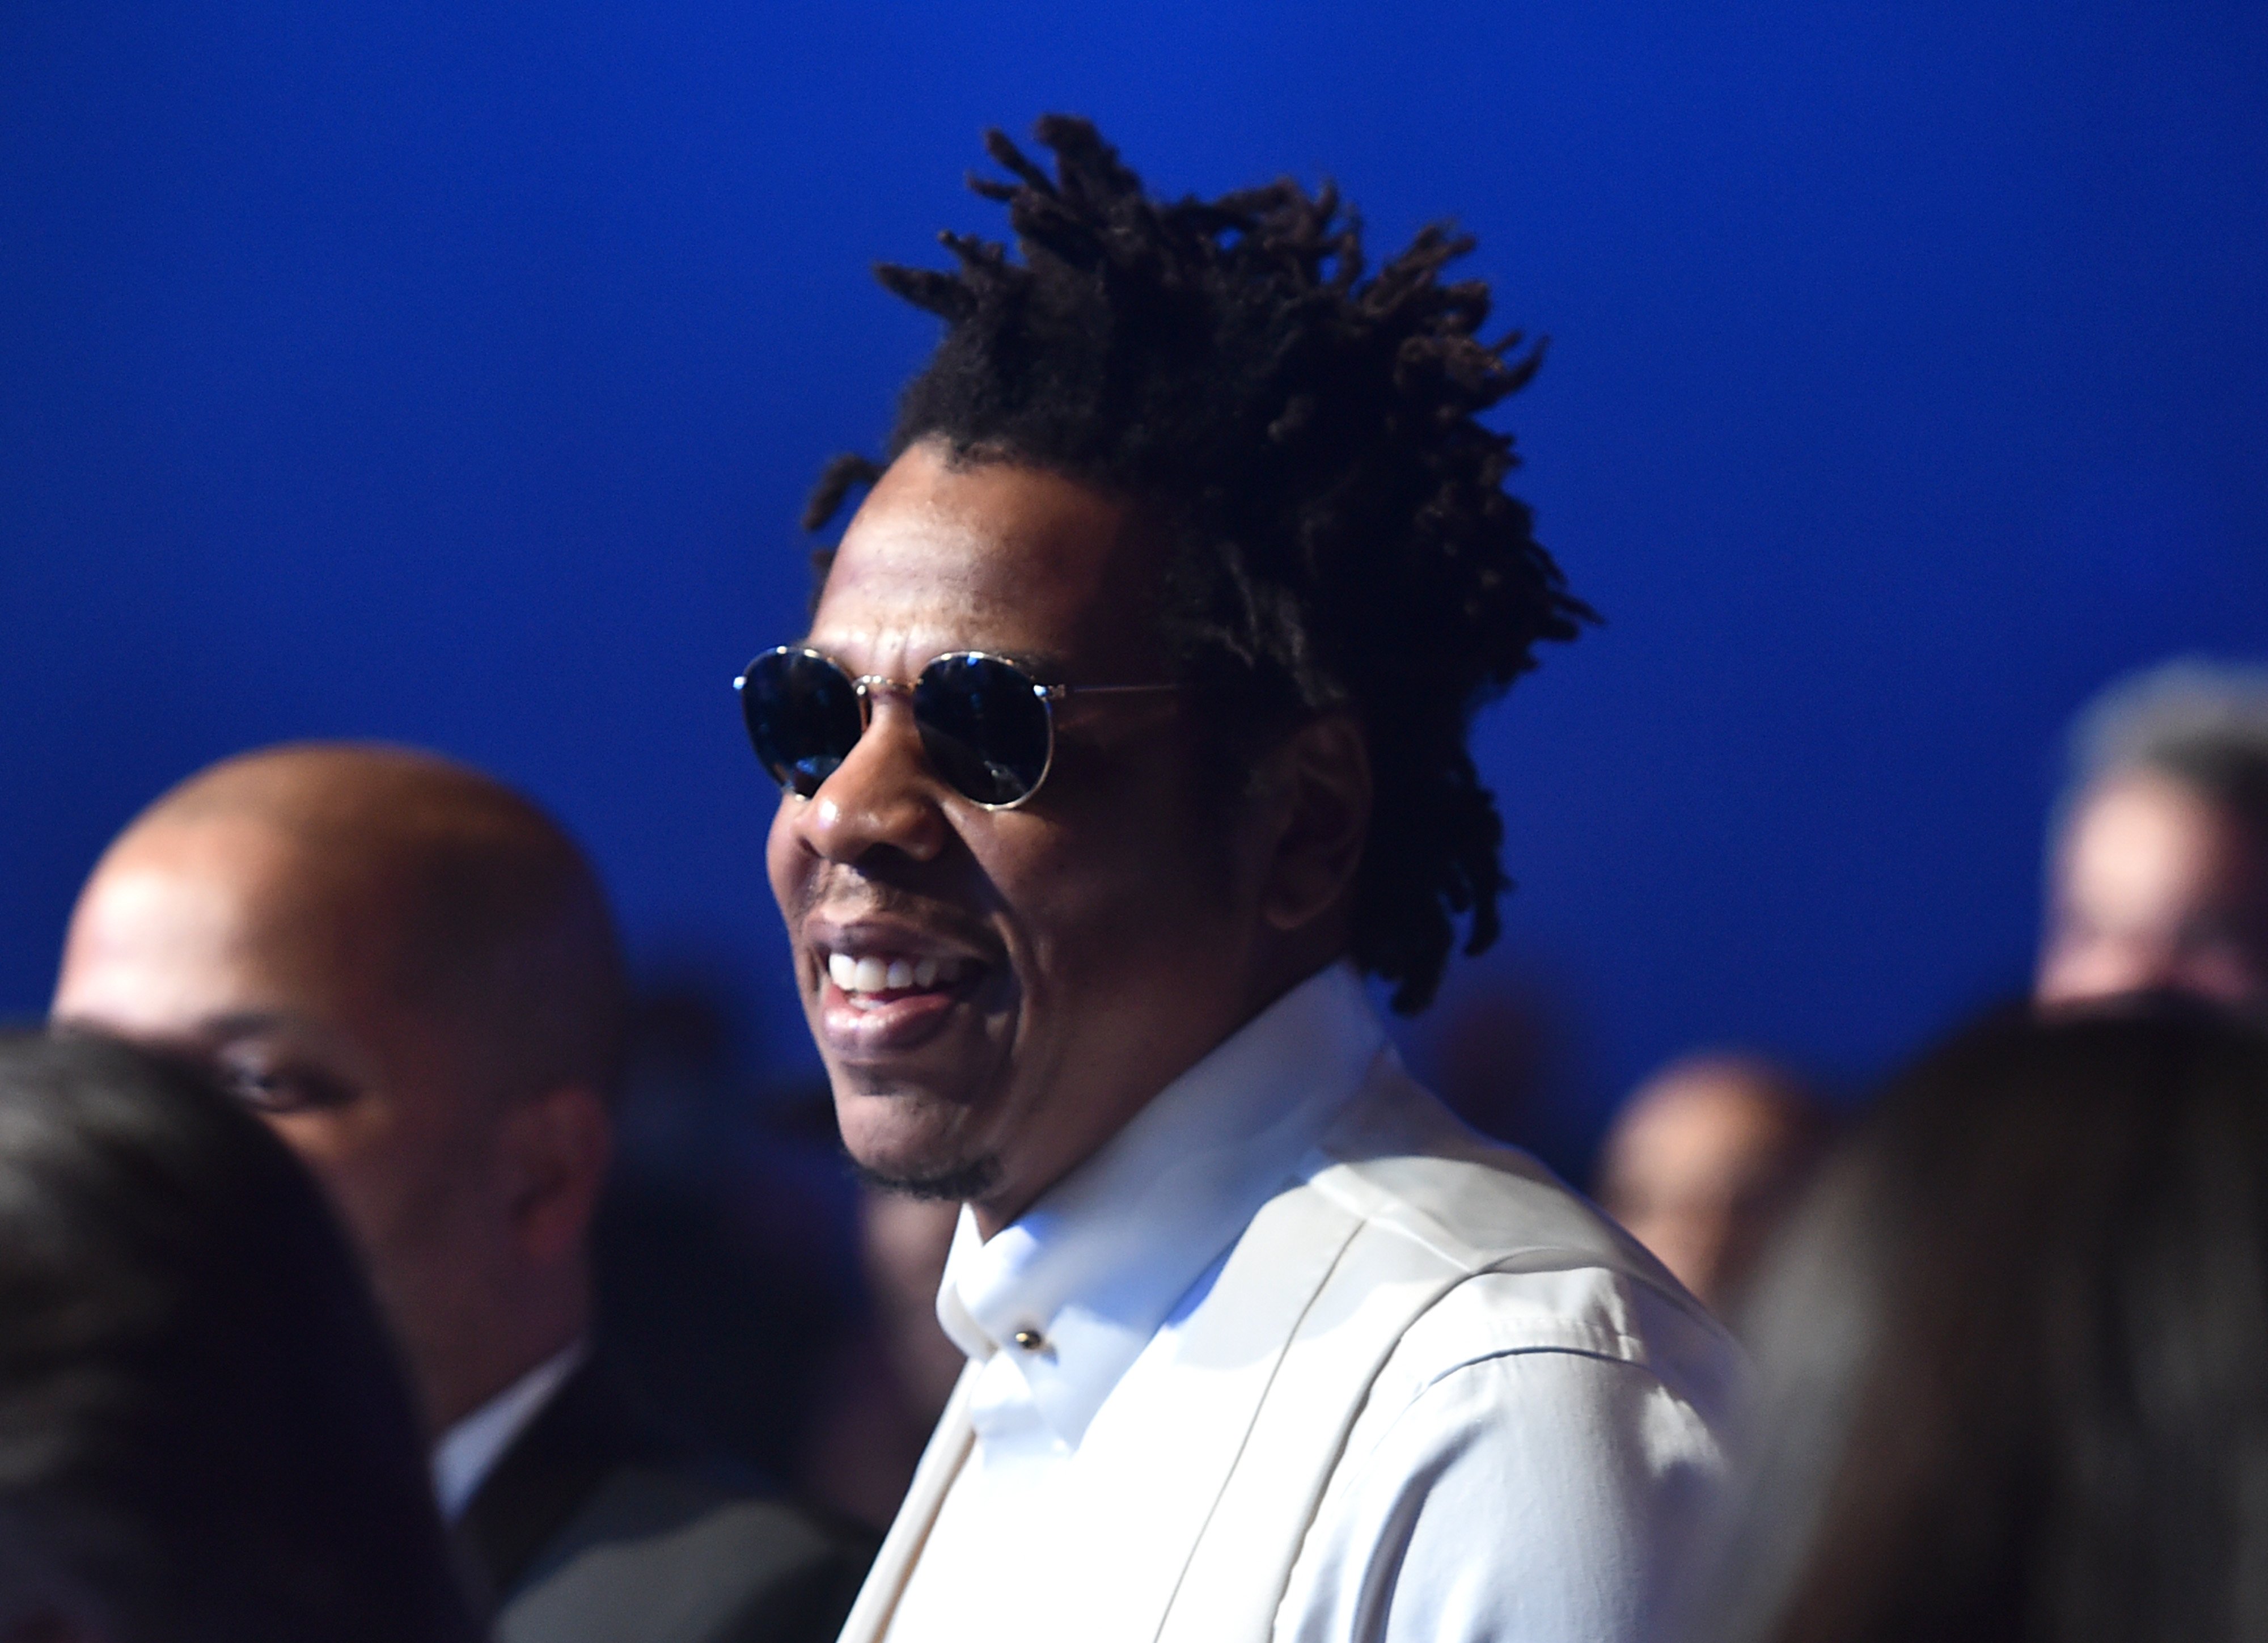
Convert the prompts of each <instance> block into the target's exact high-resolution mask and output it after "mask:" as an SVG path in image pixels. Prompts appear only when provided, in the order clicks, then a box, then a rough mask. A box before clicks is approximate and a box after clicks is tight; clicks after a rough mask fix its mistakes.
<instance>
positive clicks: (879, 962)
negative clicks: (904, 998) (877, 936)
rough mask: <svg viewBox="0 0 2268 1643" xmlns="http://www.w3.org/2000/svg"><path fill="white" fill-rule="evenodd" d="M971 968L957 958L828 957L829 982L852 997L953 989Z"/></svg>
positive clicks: (838, 955)
mask: <svg viewBox="0 0 2268 1643" xmlns="http://www.w3.org/2000/svg"><path fill="white" fill-rule="evenodd" d="M967 968H968V963H967V961H965V960H962V959H957V958H920V959H911V958H894V959H883V958H874V957H871V956H870V957H866V958H853V957H851V954H848V953H830V954H828V955H827V978H828V980H829V981H831V982H833V983H834V984H836V986H837V987H840V988H841V989H842V990H843V991H845V992H848V993H876V992H903V991H907V990H908V989H909V988H915V987H918V988H922V989H924V990H926V989H929V988H932V987H939V986H944V987H950V986H952V985H954V984H955V983H957V982H958V981H960V979H961V975H962V973H963V972H964V971H965V970H966V969H967Z"/></svg>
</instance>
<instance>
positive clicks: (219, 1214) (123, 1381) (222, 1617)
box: [0, 1034, 476, 1643]
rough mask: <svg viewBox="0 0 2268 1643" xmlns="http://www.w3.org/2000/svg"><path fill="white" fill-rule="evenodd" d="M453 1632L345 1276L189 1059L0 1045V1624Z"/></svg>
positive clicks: (360, 1637)
mask: <svg viewBox="0 0 2268 1643" xmlns="http://www.w3.org/2000/svg"><path fill="white" fill-rule="evenodd" d="M43 1625H44V1626H47V1627H51V1628H53V1632H54V1634H55V1635H62V1636H70V1635H74V1634H77V1633H84V1634H88V1635H96V1636H100V1637H102V1638H105V1639H111V1640H112V1643H271V1640H272V1643H284V1640H285V1639H290V1640H291V1643H311V1640H313V1639H323V1640H324V1643H365V1640H367V1643H381V1639H382V1640H383V1643H468V1640H469V1639H472V1638H474V1637H475V1635H476V1632H475V1627H474V1626H473V1625H472V1624H471V1622H470V1620H469V1618H468V1616H467V1613H466V1610H465V1608H464V1606H463V1603H462V1601H461V1600H460V1597H459V1595H458V1591H457V1588H456V1585H455V1580H454V1575H453V1570H452V1566H451V1564H450V1558H449V1553H448V1551H447V1549H446V1541H445V1539H444V1537H443V1534H442V1530H441V1527H440V1523H439V1521H438V1515H437V1514H436V1511H435V1507H434V1503H433V1496H432V1490H431V1481H430V1479H429V1477H427V1475H426V1471H425V1467H424V1463H423V1456H422V1454H421V1451H420V1448H419V1443H418V1439H417V1436H416V1425H415V1422H414V1421H413V1418H412V1415H411V1409H410V1404H409V1394H408V1392H407V1391H406V1390H405V1389H404V1386H403V1382H402V1381H401V1376H400V1374H398V1373H397V1370H396V1367H395V1364H394V1358H393V1354H392V1351H391V1348H390V1347H389V1345H388V1344H387V1339H386V1337H385V1336H384V1334H383V1332H382V1330H381V1326H380V1325H379V1322H378V1315H377V1312H376V1308H375V1303H374V1302H373V1301H372V1298H371V1295H370V1293H369V1290H368V1286H367V1285H366V1284H365V1280H364V1278H363V1276H362V1273H361V1271H360V1269H359V1267H358V1266H357V1264H355V1262H354V1261H353V1259H352V1258H351V1256H350V1254H349V1251H348V1249H347V1246H346V1243H345V1241H344V1240H343V1238H342V1235H341V1234H340V1233H339V1232H338V1230H337V1229H336V1227H335V1225H334V1223H333V1221H332V1219H331V1217H330V1214H329V1212H328V1210H327V1209H326V1207H325V1206H324V1205H323V1203H322V1201H321V1199H320V1197H319V1196H318V1194H317V1190H316V1189H315V1187H314V1186H313V1183H311V1182H310V1181H309V1180H308V1178H307V1177H306V1175H305V1174H304V1173H303V1171H302V1170H301V1169H300V1168H299V1166H298V1163H297V1162H296V1161H295V1160H293V1159H292V1157H291V1154H290V1153H288V1152H286V1151H285V1150H284V1146H283V1145H282V1144H281V1143H280V1142H278V1141H277V1140H276V1138H274V1137H273V1136H271V1135H269V1133H268V1131H266V1129H264V1128H263V1127H262V1126H261V1124H260V1123H259V1122H258V1121H257V1120H255V1119H254V1118H253V1117H251V1116H248V1115H247V1114H246V1113H244V1112H242V1111H240V1110H239V1109H238V1108H237V1107H236V1106H235V1105H234V1104H233V1103H232V1102H231V1101H229V1100H228V1099H227V1098H226V1097H225V1095H223V1094H220V1093H219V1092H217V1090H215V1089H213V1088H211V1087H209V1086H208V1085H207V1084H206V1083H205V1082H204V1081H203V1079H200V1078H199V1077H198V1076H196V1075H195V1073H193V1072H189V1071H188V1070H187V1069H185V1068H182V1067H179V1066H175V1065H171V1064H169V1063H166V1062H164V1061H160V1060H158V1059H155V1058H152V1057H149V1056H146V1055H144V1054H142V1053H140V1052H138V1051H136V1050H130V1049H129V1048H127V1047H125V1046H123V1045H121V1044H116V1043H108V1042H106V1041H103V1040H100V1039H96V1038H92V1037H89V1036H84V1035H72V1036H63V1037H44V1036H35V1035H23V1034H7V1035H0V1635H24V1636H40V1635H43V1632H42V1631H41V1627H42V1626H43Z"/></svg>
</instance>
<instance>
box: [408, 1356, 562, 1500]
mask: <svg viewBox="0 0 2268 1643" xmlns="http://www.w3.org/2000/svg"><path fill="white" fill-rule="evenodd" d="M590 1352H591V1344H590V1342H589V1341H588V1340H587V1339H578V1340H577V1341H576V1342H574V1344H573V1345H570V1346H569V1347H568V1348H567V1349H566V1350H565V1351H564V1352H559V1353H556V1355H554V1356H552V1357H549V1358H547V1359H544V1360H543V1361H542V1362H541V1363H540V1364H538V1365H536V1366H535V1367H534V1368H533V1369H531V1370H529V1371H528V1372H527V1374H524V1375H522V1376H520V1377H519V1380H517V1381H513V1382H512V1384H511V1385H510V1386H508V1387H506V1388H504V1390H503V1391H501V1392H499V1393H497V1395H496V1396H494V1397H492V1398H490V1400H489V1401H488V1402H487V1403H485V1404H482V1405H481V1406H480V1407H479V1408H478V1409H476V1410H475V1411H473V1412H472V1413H471V1414H469V1415H468V1416H466V1417H465V1418H463V1419H462V1420H460V1421H459V1422H458V1423H457V1424H456V1425H455V1426H452V1427H450V1428H449V1430H448V1431H446V1432H445V1433H442V1434H441V1441H440V1442H438V1443H437V1444H435V1445H434V1446H433V1462H432V1464H433V1493H434V1494H435V1495H436V1496H437V1497H438V1499H439V1500H440V1502H441V1517H442V1520H443V1521H445V1522H450V1523H453V1522H455V1521H457V1520H458V1519H459V1518H460V1517H461V1516H463V1515H464V1511H465V1508H466V1507H468V1506H470V1505H471V1504H472V1502H473V1497H474V1495H475V1494H477V1493H478V1492H480V1487H481V1485H482V1483H483V1482H485V1481H486V1480H487V1478H488V1475H489V1473H490V1472H491V1471H493V1470H495V1469H496V1463H497V1461H499V1460H501V1459H502V1458H503V1456H504V1451H505V1450H506V1449H508V1448H512V1440H514V1439H515V1438H517V1437H519V1434H520V1433H522V1432H525V1431H526V1430H527V1424H528V1422H530V1421H532V1420H534V1418H536V1416H538V1415H540V1414H541V1413H542V1412H543V1406H544V1405H545V1404H549V1402H550V1401H551V1397H552V1394H554V1393H555V1392H556V1391H558V1389H560V1387H561V1385H562V1384H563V1383H564V1382H565V1381H566V1379H567V1377H568V1376H569V1375H571V1374H574V1373H575V1371H576V1370H577V1369H578V1368H579V1367H581V1365H582V1362H583V1359H585V1358H587V1357H588V1356H590Z"/></svg>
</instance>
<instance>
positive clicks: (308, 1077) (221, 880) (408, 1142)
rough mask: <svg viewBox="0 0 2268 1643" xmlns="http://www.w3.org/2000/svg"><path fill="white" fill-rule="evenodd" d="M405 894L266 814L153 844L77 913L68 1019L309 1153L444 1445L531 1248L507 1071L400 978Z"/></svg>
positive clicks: (487, 1372) (485, 1374) (492, 1373)
mask: <svg viewBox="0 0 2268 1643" xmlns="http://www.w3.org/2000/svg"><path fill="white" fill-rule="evenodd" d="M407 899H408V898H407V897H406V895H404V894H402V893H401V887H400V886H389V885H387V883H385V882H383V881H382V880H381V879H379V878H375V877H372V876H367V875H353V874H346V873H339V872H336V871H335V870H333V869H332V867H331V866H329V865H328V864H327V863H326V862H325V861H323V860H322V859H320V858H318V857H317V856H316V855H314V854H313V853H312V852H309V851H306V850H305V849H303V848H302V847H301V846H300V845H299V844H297V843H296V842H295V841H294V840H293V839H292V838H291V836H290V835H289V834H288V833H287V832H285V831H284V830H282V829H276V828H272V827H269V826H268V825H265V824H264V823H262V822H261V821H258V820H256V819H252V818H242V817H230V818H225V819H219V820H215V821H209V822H197V823H186V824H180V825H171V824H161V825H158V826H154V827H151V828H147V829H138V830H136V832H135V833H132V834H129V836H127V837H126V838H125V839H123V840H122V841H121V843H120V844H118V845H116V846H114V847H113V849H112V851H111V853H110V854H109V855H108V856H107V857H106V858H105V859H104V861H103V863H102V865H101V866H100V867H99V868H98V869H97V871H96V873H95V876H94V877H93V879H92V880H90V881H89V883H88V885H87V888H86V890H85V893H84V895H82V896H81V898H80V902H79V905H78V908H77V912H76V913H75V915H74V917H73V918H72V922H71V928H70V938H69V940H68V942H67V944H66V947H65V953H64V959H63V971H62V976H61V978H60V980H59V981H58V983H57V986H56V991H55V1006H54V1013H55V1019H56V1020H58V1021H59V1022H62V1023H63V1024H66V1025H76V1026H82V1027H87V1028H96V1029H99V1030H102V1031H105V1032H109V1033H113V1034H115V1035H119V1036H122V1037H125V1038H130V1039H134V1040H136V1041H139V1042H141V1043H146V1044H150V1045H152V1046H155V1047H158V1048H161V1049H165V1050H171V1051H174V1052H177V1053H182V1054H186V1055H188V1056H190V1057H193V1058H195V1059H196V1060H198V1061H200V1062H202V1063H203V1064H204V1065H208V1066H210V1068H211V1069H212V1070H213V1071H214V1072H215V1073H216V1074H217V1076H218V1078H219V1079H221V1080H222V1081H223V1082H224V1083H225V1085H226V1086H227V1087H229V1088H230V1089H231V1090H232V1091H233V1092H234V1093H235V1094H238V1095H239V1097H240V1098H241V1099H242V1100H243V1101H245V1102H246V1104H247V1106H249V1107H251V1108H252V1109H254V1111H256V1112H258V1113H259V1114H260V1115H261V1116H262V1117H263V1118H264V1119H266V1120H267V1122H268V1123H269V1125H270V1126H271V1127H272V1128H274V1129H275V1130H276V1132H277V1133H278V1134H279V1135H280V1136H281V1137H282V1138H284V1141H285V1142H286V1143H288V1144H289V1145H290V1146H291V1148H292V1150H293V1151H294V1152H296V1153H298V1154H299V1156H300V1158H301V1159H302V1160H304V1161H305V1162H306V1164H307V1165H308V1166H309V1167H310V1168H312V1169H313V1172H314V1173H315V1175H317V1176H318V1177H319V1178H320V1181H321V1182H322V1184H323V1186H324V1187H325V1189H326V1190H328V1193H329V1195H330V1197H331V1198H332V1200H333V1202H334V1203H335V1205H336V1206H337V1208H338V1210H339V1212H340V1213H341V1216H342V1219H344V1221H345V1222H346V1223H347V1226H348V1228H349V1230H350V1232H351V1233H352V1234H353V1235H354V1238H355V1241H356V1242H357V1244H358V1245H359V1246H360V1247H361V1250H362V1253H363V1256H364V1257H365V1260H366V1261H367V1262H368V1263H369V1265H370V1270H371V1275H372V1279H373V1282H374V1284H375V1286H376V1288H377V1290H378V1293H379V1300H381V1302H382V1303H383V1304H384V1306H385V1308H386V1311H387V1315H388V1316H389V1319H390V1320H391V1322H392V1323H393V1324H394V1329H395V1330H396V1332H397V1334H398V1335H399V1337H401V1344H402V1345H403V1347H404V1349H405V1350H406V1351H407V1352H408V1354H409V1359H410V1363H411V1367H412V1368H413V1369H414V1370H415V1371H416V1380H417V1381H418V1383H419V1389H420V1390H421V1392H422V1393H423V1396H424V1401H425V1403H426V1404H427V1409H426V1415H427V1418H428V1420H429V1422H430V1423H431V1425H432V1426H434V1427H435V1428H436V1429H437V1430H438V1428H439V1427H441V1426H446V1424H448V1422H450V1421H451V1420H453V1419H454V1418H457V1417H458V1416H459V1415H461V1414H462V1413H463V1412H465V1411H467V1410H469V1409H471V1408H473V1407H475V1405H477V1404H478V1403H479V1402H481V1401H482V1399H483V1398H484V1397H486V1396H489V1395H490V1393H492V1392H493V1391H494V1390H495V1387H494V1386H493V1385H490V1384H489V1383H490V1382H491V1381H495V1380H496V1378H497V1375H498V1374H503V1373H504V1368H503V1367H499V1365H498V1364H497V1363H495V1362H491V1361H490V1354H489V1353H487V1352H485V1351H483V1350H481V1349H480V1348H479V1346H478V1345H477V1344H478V1343H480V1342H482V1341H484V1340H486V1341H494V1340H496V1339H497V1337H499V1336H500V1335H501V1334H502V1333H503V1331H502V1330H501V1328H500V1326H499V1324H498V1322H497V1316H496V1314H497V1308H496V1306H495V1297H496V1296H497V1294H498V1293H509V1292H510V1291H511V1289H512V1286H513V1285H514V1284H515V1282H516V1281H517V1279H518V1276H519V1271H520V1269H521V1266H522V1264H523V1263H524V1261H525V1259H526V1255H525V1251H524V1250H523V1249H521V1247H520V1245H521V1242H522V1239H521V1238H520V1235H519V1234H520V1228H519V1227H518V1226H516V1224H515V1217H514V1213H513V1205H512V1196H513V1194H512V1183H511V1181H510V1180H509V1179H508V1176H509V1174H510V1172H509V1170H508V1169H506V1168H504V1167H503V1165H504V1158H505V1149H504V1146H502V1136H503V1130H504V1125H503V1124H502V1123H501V1122H500V1118H499V1113H500V1104H499V1101H497V1096H496V1092H495V1088H494V1082H493V1072H492V1070H491V1069H490V1068H488V1067H486V1066H485V1065H482V1057H478V1056H476V1055H475V1054H474V1053H472V1051H471V1050H470V1049H469V1047H468V1045H467V1043H465V1042H464V1035H462V1034H461V1033H460V1032H458V1031H454V1030H453V1023H451V1022H449V1021H448V1020H446V1015H445V1014H443V1013H438V1012H436V1011H434V1010H433V1009H431V1007H430V1006H423V1005H421V1003H420V1002H418V1001H416V1000H415V999H413V998H409V997H406V996H405V990H404V988H403V987H402V985H401V982H400V966H399V963H398V960H399V956H400V944H401V909H402V907H403V905H404V903H405V901H406V900H407Z"/></svg>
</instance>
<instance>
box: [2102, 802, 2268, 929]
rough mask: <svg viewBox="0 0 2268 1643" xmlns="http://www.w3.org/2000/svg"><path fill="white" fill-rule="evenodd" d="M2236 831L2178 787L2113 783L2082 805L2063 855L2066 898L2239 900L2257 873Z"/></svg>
mask: <svg viewBox="0 0 2268 1643" xmlns="http://www.w3.org/2000/svg"><path fill="white" fill-rule="evenodd" d="M2250 854H2251V852H2250V851H2248V850H2247V849H2246V847H2245V841H2244V839H2243V836H2242V829H2239V828H2238V827H2237V826H2236V824H2235V821H2234V820H2233V819H2232V818H2231V817H2230V816H2228V814H2227V813H2225V812H2224V811H2223V810H2222V809H2221V808H2220V807H2219V806H2218V805H2215V804H2214V803H2213V801H2212V800H2211V799H2207V798H2205V796H2204V795H2203V794H2201V793H2198V792H2195V791H2194V790H2192V789H2191V788H2190V787H2188V786H2186V785H2183V784H2182V783H2179V782H2176V781H2174V780H2172V779H2170V778H2168V777H2160V776H2157V775H2154V774H2151V773H2147V772H2137V773H2134V774H2131V775H2125V776H2119V777H2112V778H2110V780H2108V781H2106V782H2105V783H2103V784H2102V786H2100V787H2099V788H2097V789H2096V790H2095V792H2091V793H2089V794H2088V795H2087V797H2086V798H2085V799H2082V801H2081V803H2080V810H2079V814H2078V815H2077V817H2076V818H2075V820H2074V821H2073V825H2072V829H2071V832H2070V835H2069V836H2068V837H2067V838H2066V841H2065V846H2064V850H2063V852H2062V856H2063V866H2064V878H2065V886H2064V888H2065V889H2066V892H2067V893H2072V894H2077V895H2089V896H2093V897H2095V898H2098V899H2104V898H2107V899H2112V900H2119V901H2131V902H2135V903H2147V902H2153V901H2157V900H2173V899H2186V898H2190V897H2210V896H2215V895H2242V894H2243V893H2245V892H2246V891H2247V890H2249V889H2250V888H2251V886H2250V880H2251V879H2252V878H2253V877H2254V872H2253V869H2254V867H2255V865H2256V864H2254V863H2253V862H2252V861H2251V860H2250Z"/></svg>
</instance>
